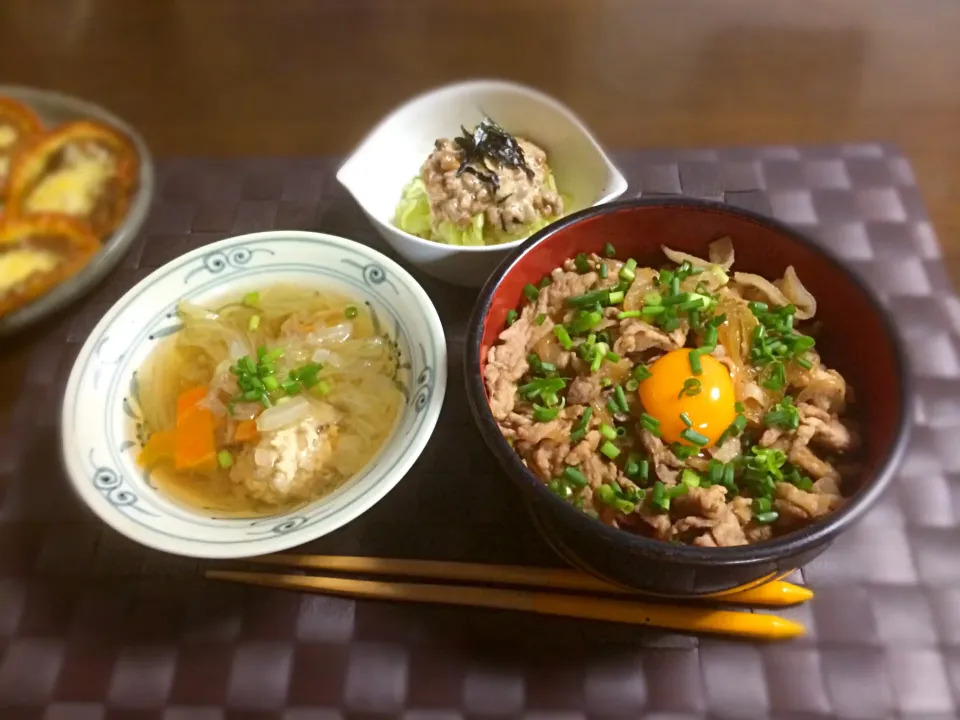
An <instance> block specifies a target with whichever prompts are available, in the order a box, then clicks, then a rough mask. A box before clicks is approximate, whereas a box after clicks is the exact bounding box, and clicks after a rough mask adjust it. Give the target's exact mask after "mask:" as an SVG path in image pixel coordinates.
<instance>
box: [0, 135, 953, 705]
mask: <svg viewBox="0 0 960 720" xmlns="http://www.w3.org/2000/svg"><path fill="white" fill-rule="evenodd" d="M617 160H618V162H619V164H620V165H621V167H622V168H623V169H624V170H625V172H626V174H627V176H628V177H629V178H630V180H631V183H632V189H631V192H633V193H643V194H644V195H650V194H671V193H684V194H688V195H695V196H700V197H707V198H714V199H722V200H725V201H726V202H729V203H731V204H734V205H738V206H742V207H748V208H751V209H753V210H758V211H760V212H764V213H770V214H773V215H775V216H777V217H778V218H780V219H782V220H785V221H787V222H789V223H792V224H794V225H796V226H798V227H799V228H801V229H803V230H806V231H808V232H810V233H811V234H812V235H813V236H815V237H817V238H819V239H820V240H821V241H822V242H824V243H825V244H828V245H829V246H830V247H831V248H832V249H833V250H834V251H836V252H837V253H838V254H839V255H840V256H841V257H843V258H844V259H845V260H846V261H847V262H849V263H850V265H851V266H852V267H854V268H855V269H856V270H857V271H858V272H859V273H861V274H862V275H863V277H865V278H866V279H867V280H868V281H869V282H870V283H871V284H872V285H873V286H874V287H875V288H876V289H877V290H878V291H879V292H880V293H881V294H882V296H883V299H884V301H885V302H886V303H887V305H888V307H889V308H890V309H891V311H892V313H893V315H894V317H895V318H896V321H897V323H898V325H899V327H900V330H901V332H902V333H903V334H904V336H905V338H906V340H907V342H908V347H909V351H910V357H911V361H912V371H913V373H914V376H915V381H916V388H917V391H918V394H917V402H916V407H915V408H914V419H915V422H916V426H917V427H916V431H915V432H914V434H913V439H912V443H911V446H910V449H909V453H908V455H907V458H906V462H905V464H904V465H903V468H902V471H901V472H900V475H899V478H898V480H897V482H896V484H895V487H894V488H893V490H892V491H891V492H890V493H888V494H887V495H886V496H885V498H884V500H883V502H881V503H880V505H879V506H878V507H876V508H875V509H874V510H873V512H871V513H870V514H869V516H868V517H867V518H866V519H865V520H864V521H863V522H862V523H861V524H860V525H858V526H857V527H855V528H854V529H852V530H850V531H849V532H848V533H846V534H845V535H844V536H842V537H841V538H840V539H839V540H838V541H837V542H836V543H835V545H834V546H833V547H832V548H831V549H830V550H828V551H827V552H826V553H825V554H824V555H823V556H821V558H819V559H818V560H817V561H816V562H814V563H813V564H812V565H810V566H808V567H807V568H806V569H805V570H804V571H803V574H802V577H796V578H793V579H794V580H796V581H798V582H807V583H808V584H809V585H811V586H813V587H814V589H815V590H816V599H815V600H814V601H813V602H812V603H810V604H809V605H807V606H804V607H801V608H797V609H792V610H787V611H785V612H784V611H780V614H784V615H787V616H789V617H793V618H795V619H797V620H800V621H802V622H803V623H804V624H806V625H807V627H808V628H809V630H810V633H809V635H808V636H807V637H805V638H802V639H800V640H797V641H793V642H790V643H788V644H776V645H759V644H748V643H741V642H730V641H726V640H722V639H717V638H696V637H690V636H684V635H677V634H670V633H662V632H656V631H652V630H645V629H640V628H629V627H623V626H618V625H611V624H604V623H589V622H574V621H568V620H562V619H556V618H546V617H534V616H526V615H520V614H513V613H507V612H494V611H479V610H477V611H472V610H471V611H467V610H460V609H451V608H434V607H427V606H398V605H390V604H385V603H379V602H366V601H358V602H354V601H352V600H349V599H341V598H330V597H323V596H318V595H299V594H295V593H288V592H281V591H270V590H260V589H257V590H253V589H247V588H243V587H239V586H232V585H222V584H215V583H211V582H206V581H204V580H203V579H202V578H201V577H200V572H201V570H202V569H203V567H205V565H204V564H203V563H200V562H198V561H192V560H186V559H181V558H177V557H172V556H166V555H162V554H159V553H156V552H152V551H149V550H146V549H143V548H140V547H138V546H136V545H134V544H132V543H130V542H128V541H126V540H125V539H123V538H122V537H120V536H119V535H117V534H116V533H114V532H113V531H110V530H108V529H104V528H103V527H101V525H100V524H99V523H97V522H96V521H95V520H94V518H93V516H92V515H91V514H90V513H89V512H87V511H86V510H85V508H83V507H81V506H80V504H79V501H78V500H77V499H76V498H75V497H74V494H73V493H72V492H71V491H69V490H68V488H67V481H66V479H65V478H64V476H63V474H62V471H61V469H60V465H59V461H58V458H57V451H56V448H57V447H58V436H57V435H58V429H57V423H58V413H59V408H60V399H61V395H62V389H63V386H64V383H65V381H66V377H67V374H68V373H69V370H70V367H71V364H72V362H73V358H74V357H75V355H76V353H77V351H78V349H79V345H80V343H82V341H83V340H84V338H85V337H86V335H87V333H88V332H89V331H90V330H91V328H92V327H93V325H94V324H95V323H96V322H97V320H98V319H99V318H100V316H101V315H102V314H103V312H105V311H106V309H107V308H108V307H109V306H110V304H111V303H113V302H114V301H115V300H116V299H117V298H118V297H119V296H120V295H121V294H122V293H123V292H124V291H125V290H126V289H127V288H129V287H130V286H131V285H132V284H133V283H134V282H136V281H137V280H139V279H141V278H142V277H144V276H145V275H147V274H148V273H150V272H151V271H152V270H153V269H155V268H157V267H159V266H160V265H162V264H163V263H165V262H166V261H168V260H170V259H172V258H174V257H176V256H177V255H179V254H180V253H183V252H185V251H187V250H190V249H192V248H195V247H198V246H200V245H204V244H206V243H209V242H212V241H214V240H217V239H220V238H223V237H226V236H229V235H232V234H237V233H244V232H251V231H256V230H266V229H272V228H291V229H292V228H301V229H311V230H322V231H325V232H330V233H335V234H340V235H346V236H348V237H351V238H354V239H357V240H360V241H363V242H367V243H369V244H370V245H373V246H375V247H377V248H378V249H380V250H384V247H383V246H382V244H381V243H380V241H379V240H378V238H377V236H376V234H375V233H374V231H373V230H372V228H371V227H370V226H369V225H368V224H367V222H366V221H365V220H364V219H363V217H362V216H361V214H360V211H359V210H358V208H357V207H356V206H355V205H354V204H353V202H352V201H350V200H349V199H348V198H347V197H346V195H345V194H344V192H343V191H342V190H341V189H340V188H339V187H338V186H337V185H336V182H335V180H334V178H333V172H334V169H335V167H336V160H335V159H297V160H279V159H266V160H229V161H226V160H225V161H210V160H187V159H183V160H172V161H168V162H166V163H162V164H161V165H160V168H159V178H158V180H159V184H158V187H159V194H158V198H157V203H156V207H155V208H154V211H153V213H152V215H151V218H150V220H149V221H148V225H147V227H146V229H145V231H144V233H143V238H142V242H140V243H139V244H138V245H136V247H135V248H134V249H133V250H132V251H131V252H130V254H129V255H128V256H127V257H126V258H125V260H124V263H123V265H122V267H121V268H119V269H118V270H117V271H116V272H115V273H114V274H113V275H112V276H111V277H110V279H109V280H108V281H107V282H106V283H105V284H104V285H103V286H102V287H101V288H100V289H99V290H98V291H97V292H96V293H95V294H94V295H92V296H90V297H88V298H87V299H85V300H84V301H83V302H82V303H80V304H79V305H78V306H77V307H76V308H74V309H72V310H71V311H70V312H69V313H67V314H65V315H63V316H61V317H60V318H58V319H56V320H54V321H52V322H50V323H48V324H47V325H46V326H45V327H43V328H41V329H40V330H38V331H37V332H35V333H32V334H31V335H30V337H29V342H31V343H32V346H31V348H30V361H29V363H27V368H28V369H27V370H26V371H25V375H24V376H23V377H20V378H13V379H11V378H6V379H5V380H6V382H8V383H9V382H19V386H20V394H19V396H18V400H17V401H16V402H15V404H14V405H13V407H12V409H11V411H10V413H9V415H8V416H7V417H5V418H3V420H2V422H3V425H2V426H0V428H2V432H0V708H2V710H0V718H3V720H8V719H19V718H43V720H99V719H101V718H104V719H114V718H162V719H163V720H226V719H228V718H251V719H252V718H261V717H263V718H266V717H283V718H287V720H294V719H296V720H305V719H306V718H321V719H323V720H333V719H335V718H360V717H364V718H366V717H395V716H403V717H405V718H408V719H409V720H456V719H458V718H516V717H521V716H522V717H525V718H537V719H538V720H579V719H580V718H639V717H646V718H656V719H657V720H692V719H694V718H707V717H709V718H767V717H772V718H784V719H786V718H826V717H841V718H847V717H849V718H894V717H896V718H917V719H919V718H924V719H925V720H933V719H939V718H953V717H956V714H957V709H958V707H960V442H958V441H957V437H958V430H960V302H958V300H957V298H956V297H955V296H954V295H953V291H952V288H951V286H950V282H949V280H948V277H947V273H946V271H945V269H944V266H943V264H942V262H941V259H940V250H939V248H938V245H937V241H936V239H935V235H934V232H933V229H932V228H931V225H930V222H929V220H928V219H927V216H926V215H925V213H924V209H923V205H922V202H921V199H920V195H919V192H918V190H917V187H916V184H915V182H914V178H913V174H912V172H911V169H910V165H909V163H908V162H907V161H906V160H905V159H904V158H903V157H902V156H901V155H900V154H899V153H898V152H897V151H896V150H895V149H894V148H891V147H889V146H886V145H881V144H861V145H847V146H839V147H803V148H798V147H764V148H746V149H731V150H702V151H649V152H646V151H645V152H630V153H622V154H619V155H618V156H617ZM418 279H419V280H420V281H421V282H422V283H423V285H424V287H425V288H426V289H427V291H428V293H429V294H430V295H431V297H432V298H433V300H434V302H435V304H436V306H437V309H438V311H439V312H440V315H441V317H442V319H443V322H444V325H445V328H446V329H447V332H448V342H449V349H450V358H451V360H450V362H451V368H450V370H451V372H450V383H449V388H448V395H447V400H446V404H445V407H444V410H443V417H442V418H441V420H440V423H439V424H438V426H437V432H436V434H435V436H434V438H433V439H432V441H431V443H430V444H429V446H428V447H427V449H426V451H425V452H424V454H423V456H422V457H421V459H420V460H419V462H418V463H417V464H416V466H415V467H414V468H413V470H412V471H411V472H410V475H409V476H408V477H407V478H406V479H405V480H404V482H402V483H401V484H400V485H399V486H398V487H397V488H396V489H395V490H394V491H392V492H391V493H390V494H389V495H388V496H387V497H386V498H385V499H384V500H383V501H382V502H381V503H379V504H378V505H377V506H376V507H374V508H373V509H372V510H371V511H370V512H369V513H367V514H366V515H364V516H363V517H362V518H360V519H359V520H357V521H355V522H354V523H352V524H350V525H349V526H347V527H345V528H343V529H342V530H340V531H338V532H336V533H334V534H333V535H330V536H328V537H326V538H323V539H322V540H319V541H317V542H315V543H312V544H310V545H309V546H307V547H306V550H308V551H312V552H331V553H339V554H361V555H382V556H391V557H397V556H407V557H427V558H442V559H457V560H473V561H490V562H513V563H543V564H555V563H557V562H558V560H557V559H556V556H555V555H554V554H553V553H552V552H551V551H550V549H549V548H548V547H547V546H546V545H545V543H544V542H543V541H542V540H541V539H540V538H539V537H538V536H537V534H536V531H535V530H534V528H533V525H532V523H531V522H530V521H529V519H528V518H527V517H526V515H525V511H524V508H523V504H522V502H521V501H520V500H519V498H518V497H517V496H516V495H515V494H514V491H513V489H512V487H511V486H510V484H509V483H508V482H507V481H506V480H505V479H504V478H502V477H501V474H500V472H499V470H498V468H497V466H496V464H495V461H494V460H493V459H492V457H491V456H490V455H489V453H488V452H487V450H486V448H485V446H484V444H483V442H482V440H481V439H480V437H479V435H478V434H477V433H476V432H475V430H474V428H473V425H472V422H471V420H470V415H469V412H468V409H467V405H466V398H465V393H464V390H463V383H462V344H463V337H464V325H465V322H466V319H467V317H468V314H469V311H470V308H471V304H472V302H473V300H474V299H475V297H476V292H475V291H470V290H462V289H457V288H452V287H447V286H445V285H443V284H441V283H439V282H436V281H433V280H431V279H429V278H426V277H423V276H418ZM467 468H469V471H468V470H467Z"/></svg>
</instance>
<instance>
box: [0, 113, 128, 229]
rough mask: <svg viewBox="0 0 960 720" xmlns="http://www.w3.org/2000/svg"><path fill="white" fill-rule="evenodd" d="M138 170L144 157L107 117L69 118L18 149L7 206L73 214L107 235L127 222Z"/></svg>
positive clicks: (18, 211)
mask: <svg viewBox="0 0 960 720" xmlns="http://www.w3.org/2000/svg"><path fill="white" fill-rule="evenodd" d="M138 174H139V158H138V156H137V152H136V149H135V148H134V146H133V143H132V142H131V141H130V139H129V138H127V137H126V136H124V135H123V134H122V133H120V132H118V131H116V130H114V129H112V128H110V127H108V126H106V125H103V124H101V123H96V122H91V121H86V120H81V121H77V122H71V123H67V124H64V125H61V126H60V127H58V128H56V129H55V130H53V131H52V132H50V133H48V134H47V135H44V136H42V137H40V138H39V139H37V140H36V141H35V142H34V143H33V144H31V145H30V146H29V147H27V148H26V149H24V150H23V151H22V152H20V153H19V154H18V155H17V157H16V158H15V160H14V162H13V166H12V168H11V170H10V177H9V181H8V199H7V210H8V212H9V213H10V214H13V215H19V216H30V215H35V214H47V213H58V214H62V215H68V216H71V217H73V218H76V219H78V220H82V221H85V222H86V223H87V224H88V225H89V226H90V228H91V229H92V230H93V233H94V234H95V235H96V236H97V237H100V238H105V237H106V236H108V235H109V234H110V233H111V232H113V231H114V230H115V229H116V227H117V226H118V225H119V224H120V223H121V222H122V220H123V218H124V215H125V214H126V211H127V207H128V205H129V203H130V198H131V196H132V195H133V193H134V192H135V190H136V184H137V177H138Z"/></svg>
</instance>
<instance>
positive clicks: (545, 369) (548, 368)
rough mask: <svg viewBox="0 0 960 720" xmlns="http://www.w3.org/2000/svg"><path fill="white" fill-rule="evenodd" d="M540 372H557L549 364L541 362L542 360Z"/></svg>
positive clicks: (552, 365) (551, 364)
mask: <svg viewBox="0 0 960 720" xmlns="http://www.w3.org/2000/svg"><path fill="white" fill-rule="evenodd" d="M540 370H541V372H545V373H553V372H556V371H557V366H556V365H554V364H553V363H551V362H543V360H541V361H540Z"/></svg>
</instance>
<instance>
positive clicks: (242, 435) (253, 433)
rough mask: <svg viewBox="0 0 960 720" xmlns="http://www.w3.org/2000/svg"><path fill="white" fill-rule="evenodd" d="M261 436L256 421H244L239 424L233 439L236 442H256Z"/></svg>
mask: <svg viewBox="0 0 960 720" xmlns="http://www.w3.org/2000/svg"><path fill="white" fill-rule="evenodd" d="M259 434H260V433H259V432H258V431H257V421H256V420H242V421H241V422H240V423H238V424H237V430H236V432H235V433H234V434H233V439H234V440H235V441H236V442H250V441H252V440H256V439H257V437H258V436H259Z"/></svg>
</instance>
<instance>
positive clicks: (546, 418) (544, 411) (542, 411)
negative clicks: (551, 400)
mask: <svg viewBox="0 0 960 720" xmlns="http://www.w3.org/2000/svg"><path fill="white" fill-rule="evenodd" d="M559 414H560V407H553V408H546V407H543V406H542V405H537V404H536V403H534V404H533V419H534V420H536V421H537V422H550V421H551V420H556V419H557V415H559Z"/></svg>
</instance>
